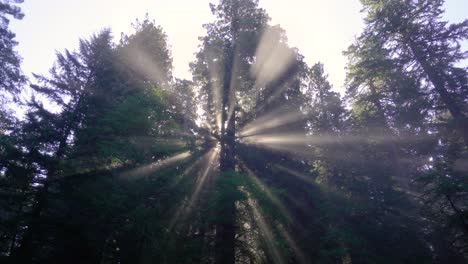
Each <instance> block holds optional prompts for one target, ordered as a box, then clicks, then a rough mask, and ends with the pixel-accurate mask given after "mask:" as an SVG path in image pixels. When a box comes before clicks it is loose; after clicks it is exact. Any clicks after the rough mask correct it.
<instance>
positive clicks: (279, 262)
mask: <svg viewBox="0 0 468 264" xmlns="http://www.w3.org/2000/svg"><path fill="white" fill-rule="evenodd" d="M243 192H244V193H245V194H246V196H247V203H248V205H249V207H250V209H251V211H252V214H253V218H254V221H255V223H256V224H257V226H258V228H259V230H260V234H261V235H262V237H263V241H264V242H265V244H266V246H267V249H268V251H269V253H270V254H271V259H272V260H273V262H274V263H276V264H283V263H286V262H285V260H284V257H283V256H282V255H281V253H280V251H279V250H278V248H277V246H276V245H275V241H276V239H275V235H274V234H273V231H272V229H271V227H270V225H269V224H268V223H267V221H266V220H265V218H264V217H263V215H262V214H261V213H260V210H259V208H258V206H257V204H256V203H255V201H254V199H253V198H252V195H251V194H250V193H249V192H247V191H245V190H243Z"/></svg>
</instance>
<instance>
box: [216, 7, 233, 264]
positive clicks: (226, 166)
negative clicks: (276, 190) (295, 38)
mask: <svg viewBox="0 0 468 264" xmlns="http://www.w3.org/2000/svg"><path fill="white" fill-rule="evenodd" d="M236 13H237V9H236V8H235V7H234V8H233V14H232V18H233V20H232V22H231V35H232V43H227V45H226V51H225V60H224V77H223V90H222V108H221V111H222V117H221V142H220V143H221V152H220V173H221V177H226V176H227V174H226V173H227V172H232V171H235V169H236V138H235V134H236V122H235V120H236V108H237V100H236V98H235V96H236V93H235V88H236V74H237V73H236V71H235V70H236V69H235V66H234V61H235V56H236V55H235V51H236V38H237V32H238V25H237V19H236V17H237V15H236ZM220 191H222V190H220ZM224 202H225V203H226V204H223V205H221V208H220V212H219V214H220V217H219V219H220V221H218V223H217V225H216V249H215V251H216V252H215V263H217V264H234V263H235V236H236V205H235V200H229V201H224Z"/></svg>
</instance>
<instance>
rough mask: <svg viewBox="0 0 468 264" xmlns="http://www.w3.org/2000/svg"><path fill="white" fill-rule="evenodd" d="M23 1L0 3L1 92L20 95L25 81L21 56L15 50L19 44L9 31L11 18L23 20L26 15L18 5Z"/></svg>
mask: <svg viewBox="0 0 468 264" xmlns="http://www.w3.org/2000/svg"><path fill="white" fill-rule="evenodd" d="M22 2H23V1H22V0H13V1H12V0H2V1H1V2H0V91H2V92H3V91H8V92H12V93H18V92H19V91H20V88H21V85H22V84H23V83H24V81H25V76H24V75H23V73H22V72H21V69H20V62H21V59H20V57H19V55H18V54H17V53H16V51H15V50H14V48H15V46H16V45H18V42H16V40H15V36H16V35H15V33H13V32H12V31H10V30H9V28H8V26H9V23H10V19H9V16H11V17H13V18H15V19H22V18H23V17H24V14H23V13H22V12H21V9H20V8H19V7H18V6H17V5H16V4H19V3H22Z"/></svg>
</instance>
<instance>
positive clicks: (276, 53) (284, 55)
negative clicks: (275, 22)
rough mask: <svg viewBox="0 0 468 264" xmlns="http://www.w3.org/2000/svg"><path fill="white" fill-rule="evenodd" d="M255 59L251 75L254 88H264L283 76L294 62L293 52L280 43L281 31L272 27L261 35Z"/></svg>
mask: <svg viewBox="0 0 468 264" xmlns="http://www.w3.org/2000/svg"><path fill="white" fill-rule="evenodd" d="M255 57H256V61H255V63H254V64H253V65H252V68H251V74H252V76H254V77H255V79H256V84H255V86H256V87H265V85H267V84H268V83H270V82H272V81H275V80H276V79H277V78H280V77H281V76H282V75H283V73H284V72H285V71H286V70H287V68H288V67H289V66H290V65H291V63H292V62H293V61H294V52H293V51H292V49H290V48H289V47H288V46H287V45H286V43H284V42H283V41H282V39H281V31H280V30H278V28H276V27H272V28H269V29H267V30H266V31H265V32H264V33H263V35H262V37H261V39H260V44H259V45H258V47H257V51H256V54H255Z"/></svg>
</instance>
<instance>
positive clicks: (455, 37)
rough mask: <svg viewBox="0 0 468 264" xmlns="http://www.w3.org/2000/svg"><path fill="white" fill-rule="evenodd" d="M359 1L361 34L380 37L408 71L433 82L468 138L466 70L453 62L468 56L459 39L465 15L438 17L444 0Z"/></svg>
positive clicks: (466, 29)
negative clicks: (450, 20) (363, 25)
mask: <svg viewBox="0 0 468 264" xmlns="http://www.w3.org/2000/svg"><path fill="white" fill-rule="evenodd" d="M362 3H363V5H364V10H365V11H366V12H367V17H366V30H365V32H364V33H363V35H362V37H363V38H368V39H369V38H378V40H379V41H380V43H381V45H382V46H384V47H386V48H387V49H388V51H389V52H391V54H392V56H395V57H396V58H397V59H398V60H399V62H398V63H399V64H400V65H401V66H402V67H403V68H405V69H407V71H408V72H409V73H411V75H413V76H414V77H415V78H418V79H419V80H425V81H426V82H427V83H430V84H431V87H430V89H432V90H433V91H434V93H433V94H434V95H437V97H436V98H437V99H436V100H437V102H438V104H439V105H443V106H444V108H445V109H447V111H448V112H449V113H450V114H451V116H452V117H453V122H454V127H455V128H456V129H457V130H458V131H459V134H460V136H462V137H464V140H465V144H466V143H467V142H468V137H467V135H468V128H467V126H466V124H467V123H468V122H467V121H466V118H467V113H466V111H467V110H466V102H467V99H466V97H464V95H465V92H464V90H465V88H466V87H465V86H466V83H465V80H464V78H465V77H466V75H467V74H466V69H463V68H460V67H457V66H456V63H457V62H458V61H460V60H463V59H465V58H466V54H465V53H464V52H462V50H461V46H460V44H459V43H460V41H462V40H464V39H466V38H467V36H468V20H465V21H464V22H462V23H459V24H451V25H448V23H447V22H444V21H441V18H440V16H441V14H442V13H443V7H442V6H443V3H444V1H443V0H437V1H429V0H428V1H399V0H394V1H386V2H381V1H362ZM462 76H465V77H462ZM460 78H461V79H460Z"/></svg>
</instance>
